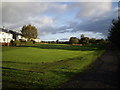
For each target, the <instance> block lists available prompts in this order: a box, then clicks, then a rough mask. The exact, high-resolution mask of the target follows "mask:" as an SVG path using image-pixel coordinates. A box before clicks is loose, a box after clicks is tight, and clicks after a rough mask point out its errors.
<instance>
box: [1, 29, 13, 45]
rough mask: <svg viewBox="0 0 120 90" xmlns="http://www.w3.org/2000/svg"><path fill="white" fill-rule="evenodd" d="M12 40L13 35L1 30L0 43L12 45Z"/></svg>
mask: <svg viewBox="0 0 120 90" xmlns="http://www.w3.org/2000/svg"><path fill="white" fill-rule="evenodd" d="M11 40H13V34H11V33H10V32H9V31H7V30H5V29H2V28H0V43H10V41H11Z"/></svg>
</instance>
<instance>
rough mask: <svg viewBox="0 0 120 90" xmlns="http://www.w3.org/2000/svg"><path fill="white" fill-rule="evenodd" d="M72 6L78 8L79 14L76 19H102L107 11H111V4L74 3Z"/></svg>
mask: <svg viewBox="0 0 120 90" xmlns="http://www.w3.org/2000/svg"><path fill="white" fill-rule="evenodd" d="M73 6H75V7H76V8H80V11H79V13H78V14H77V17H78V18H84V19H92V18H96V17H97V18H98V17H102V16H103V15H105V14H106V13H108V12H109V11H111V8H112V3H111V2H94V3H93V2H89V3H87V2H82V3H74V4H73Z"/></svg>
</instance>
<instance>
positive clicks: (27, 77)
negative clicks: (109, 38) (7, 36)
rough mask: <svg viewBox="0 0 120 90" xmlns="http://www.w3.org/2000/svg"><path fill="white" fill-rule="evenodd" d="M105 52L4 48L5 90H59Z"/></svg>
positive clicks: (53, 47) (50, 47) (49, 46)
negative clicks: (31, 89) (13, 89)
mask: <svg viewBox="0 0 120 90" xmlns="http://www.w3.org/2000/svg"><path fill="white" fill-rule="evenodd" d="M103 52H104V50H101V49H100V48H98V47H95V46H71V45H60V44H40V45H32V46H22V47H2V60H3V61H2V68H3V71H2V74H3V77H2V78H3V88H43V89H47V88H57V87H59V86H60V85H62V84H63V83H65V82H66V81H68V80H70V78H71V77H72V76H74V75H75V74H77V73H79V72H82V71H83V70H85V69H86V68H87V67H88V66H89V65H90V64H91V63H92V62H93V61H94V60H95V59H96V58H97V57H99V56H100V55H101V54H102V53H103Z"/></svg>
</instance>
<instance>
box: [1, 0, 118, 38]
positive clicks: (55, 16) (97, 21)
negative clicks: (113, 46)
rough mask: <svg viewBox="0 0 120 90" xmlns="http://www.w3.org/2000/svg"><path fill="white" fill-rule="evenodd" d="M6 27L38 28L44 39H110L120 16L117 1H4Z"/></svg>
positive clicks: (3, 12) (3, 10) (14, 28)
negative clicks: (112, 26) (113, 22)
mask: <svg viewBox="0 0 120 90" xmlns="http://www.w3.org/2000/svg"><path fill="white" fill-rule="evenodd" d="M0 6H2V24H1V25H0V26H1V27H2V26H5V27H6V28H9V29H12V30H14V31H20V30H21V28H22V26H23V25H28V24H31V25H35V26H36V27H37V29H38V33H39V36H38V37H39V38H40V39H41V40H57V39H59V40H68V39H69V38H70V37H73V36H75V37H78V38H80V35H81V34H84V35H85V36H88V37H91V38H106V37H107V34H108V29H109V27H110V25H111V21H112V19H115V18H117V16H118V3H117V2H2V4H1V5H0Z"/></svg>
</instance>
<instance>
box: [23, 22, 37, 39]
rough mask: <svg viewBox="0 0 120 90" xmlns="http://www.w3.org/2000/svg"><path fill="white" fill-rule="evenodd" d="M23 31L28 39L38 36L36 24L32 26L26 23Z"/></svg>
mask: <svg viewBox="0 0 120 90" xmlns="http://www.w3.org/2000/svg"><path fill="white" fill-rule="evenodd" d="M21 32H22V36H23V37H25V38H28V40H30V39H35V38H37V36H38V32H37V28H36V27H35V26H31V25H30V24H29V25H24V26H23V27H22V30H21Z"/></svg>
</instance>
